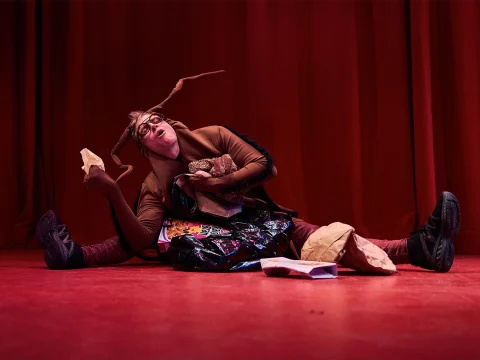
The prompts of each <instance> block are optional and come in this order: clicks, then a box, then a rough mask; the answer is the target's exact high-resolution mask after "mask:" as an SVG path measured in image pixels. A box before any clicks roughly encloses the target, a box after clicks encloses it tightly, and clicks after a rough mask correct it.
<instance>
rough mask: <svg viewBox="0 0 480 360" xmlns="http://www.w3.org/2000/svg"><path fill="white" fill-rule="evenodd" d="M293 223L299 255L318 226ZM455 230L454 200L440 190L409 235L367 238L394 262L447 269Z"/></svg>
mask: <svg viewBox="0 0 480 360" xmlns="http://www.w3.org/2000/svg"><path fill="white" fill-rule="evenodd" d="M293 225H294V228H293V231H292V233H291V234H290V239H291V240H292V242H293V244H294V246H295V249H296V251H297V252H298V254H300V253H301V250H302V247H303V245H304V244H305V242H306V241H307V239H308V237H309V236H310V235H311V234H312V233H313V232H315V231H316V230H317V229H318V228H319V226H317V225H312V224H309V223H307V222H305V221H303V220H301V219H296V218H294V219H293ZM459 229H460V207H459V204H458V200H457V198H456V197H455V195H453V194H452V193H449V192H443V193H442V195H441V196H440V199H439V200H438V202H437V204H436V206H435V209H434V210H433V212H432V214H431V215H430V217H429V219H428V221H427V222H426V223H425V224H424V225H423V226H422V227H420V229H418V230H417V231H415V232H414V233H412V234H411V236H410V237H409V238H404V239H400V240H376V239H367V240H368V241H370V242H372V243H373V244H375V245H377V246H378V247H379V248H380V249H382V250H383V251H385V252H386V253H387V255H388V256H389V258H390V259H391V260H392V262H393V263H394V264H412V265H415V266H419V267H421V268H424V269H429V270H435V271H438V272H447V271H448V270H450V268H451V266H452V263H453V258H454V246H453V238H454V237H455V236H456V235H457V234H458V231H459ZM346 256H348V254H347V255H346Z"/></svg>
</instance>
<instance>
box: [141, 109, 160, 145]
mask: <svg viewBox="0 0 480 360" xmlns="http://www.w3.org/2000/svg"><path fill="white" fill-rule="evenodd" d="M164 120H165V117H163V115H158V114H152V115H150V116H149V117H148V118H146V119H145V120H144V121H143V122H142V123H141V124H140V125H139V126H138V129H137V136H138V138H140V139H141V138H143V137H145V135H147V134H148V133H149V131H150V130H151V125H153V124H160V123H161V122H162V121H164Z"/></svg>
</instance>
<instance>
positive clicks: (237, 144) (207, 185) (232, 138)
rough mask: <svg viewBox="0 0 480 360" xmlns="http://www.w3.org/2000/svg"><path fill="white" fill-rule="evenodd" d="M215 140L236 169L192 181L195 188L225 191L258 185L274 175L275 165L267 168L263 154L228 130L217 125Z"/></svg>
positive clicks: (275, 172) (217, 191)
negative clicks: (229, 157)
mask: <svg viewBox="0 0 480 360" xmlns="http://www.w3.org/2000/svg"><path fill="white" fill-rule="evenodd" d="M216 140H217V142H218V146H219V147H220V151H221V152H222V153H223V154H229V155H230V156H231V157H232V159H233V161H234V162H235V164H236V165H237V166H238V170H237V171H235V172H233V173H231V174H228V175H225V176H222V177H218V178H206V179H199V180H197V181H194V183H195V184H194V186H195V188H196V189H197V190H200V191H211V192H216V193H219V192H227V191H231V190H236V189H238V188H242V187H244V186H247V187H251V186H254V185H258V184H260V183H261V182H262V181H265V180H267V179H268V178H271V177H274V176H276V174H277V170H276V168H275V166H272V167H271V168H270V169H269V168H268V162H267V159H266V158H265V156H264V155H262V154H261V153H260V152H259V151H258V150H257V149H255V148H254V147H253V146H251V145H250V144H248V143H246V142H245V141H244V140H242V139H241V138H240V137H238V136H237V135H235V134H234V133H232V132H231V131H230V130H228V129H226V128H224V127H221V126H219V127H218V138H217V139H216Z"/></svg>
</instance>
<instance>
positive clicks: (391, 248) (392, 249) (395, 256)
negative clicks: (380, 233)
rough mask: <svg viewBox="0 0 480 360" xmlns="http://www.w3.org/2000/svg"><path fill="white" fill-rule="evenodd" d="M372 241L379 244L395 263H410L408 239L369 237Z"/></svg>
mask: <svg viewBox="0 0 480 360" xmlns="http://www.w3.org/2000/svg"><path fill="white" fill-rule="evenodd" d="M367 240H368V241H370V242H371V243H373V244H375V245H377V246H378V247H379V248H380V249H382V250H383V251H385V252H386V253H387V255H388V257H389V258H390V260H392V262H393V263H394V264H395V265H398V264H410V259H409V258H408V249H407V240H408V239H400V240H377V239H367Z"/></svg>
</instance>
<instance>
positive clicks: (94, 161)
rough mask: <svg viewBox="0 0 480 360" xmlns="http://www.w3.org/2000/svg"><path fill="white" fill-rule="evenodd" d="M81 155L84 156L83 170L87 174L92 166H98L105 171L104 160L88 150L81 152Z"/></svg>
mask: <svg viewBox="0 0 480 360" xmlns="http://www.w3.org/2000/svg"><path fill="white" fill-rule="evenodd" d="M80 154H82V160H83V166H82V170H83V171H85V172H86V173H87V174H88V172H89V171H90V166H92V165H97V166H98V167H99V168H100V169H102V170H103V171H105V165H104V164H103V160H102V159H101V158H100V157H99V156H98V155H95V154H94V153H93V152H91V151H90V150H88V149H87V148H85V149H83V150H82V151H80Z"/></svg>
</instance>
